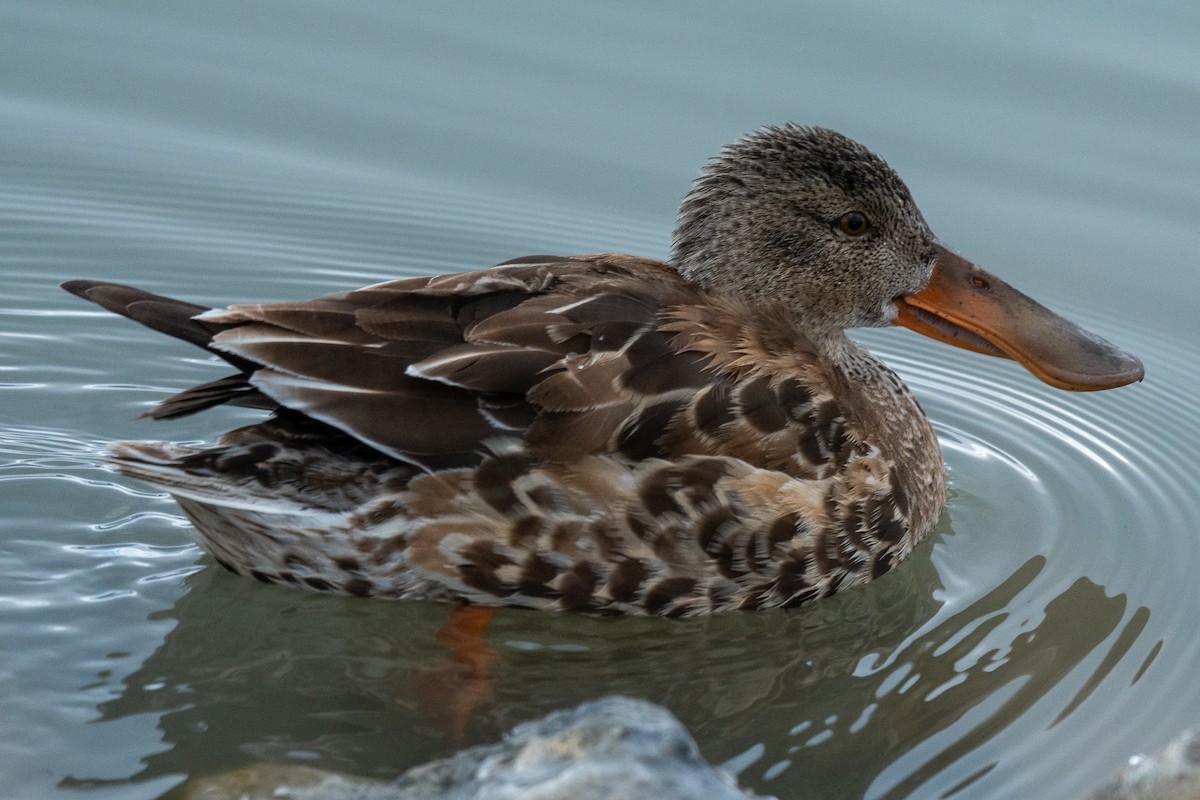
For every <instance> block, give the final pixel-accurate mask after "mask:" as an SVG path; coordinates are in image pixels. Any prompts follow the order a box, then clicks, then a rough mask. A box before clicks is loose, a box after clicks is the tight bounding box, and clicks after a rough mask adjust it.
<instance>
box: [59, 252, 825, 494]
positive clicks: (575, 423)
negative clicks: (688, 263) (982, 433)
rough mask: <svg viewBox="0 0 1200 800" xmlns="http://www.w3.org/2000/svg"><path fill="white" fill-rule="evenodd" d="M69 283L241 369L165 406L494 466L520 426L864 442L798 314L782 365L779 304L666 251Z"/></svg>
mask: <svg viewBox="0 0 1200 800" xmlns="http://www.w3.org/2000/svg"><path fill="white" fill-rule="evenodd" d="M67 288H68V289H69V290H71V291H74V292H75V293H76V294H80V295H81V296H84V297H87V298H88V299H91V300H93V301H96V302H99V303H100V304H101V305H104V306H105V307H106V308H109V309H110V310H114V311H116V312H118V313H121V314H124V315H125V316H129V317H132V318H134V319H137V320H138V321H141V322H143V323H144V324H147V325H150V326H151V327H154V328H155V329H157V330H162V331H163V332H166V333H170V334H172V335H175V336H178V337H179V338H184V339H186V340H187V341H191V342H193V343H195V344H198V345H200V346H202V347H205V348H206V349H208V350H210V351H211V352H214V353H216V354H218V355H220V356H221V357H223V358H225V359H226V360H227V361H229V362H230V363H231V364H233V365H235V366H236V367H238V368H239V374H237V375H233V376H230V377H227V378H222V379H220V380H217V381H212V382H209V383H205V384H202V385H200V386H196V387H192V388H190V389H187V390H185V391H183V392H181V393H179V394H177V395H175V396H173V397H170V398H167V399H166V400H164V401H163V402H162V403H161V404H160V405H159V406H158V407H157V408H156V409H155V410H154V411H153V412H151V416H154V417H158V418H167V417H173V416H179V415H182V414H187V413H192V412H194V411H199V410H202V409H204V408H208V407H212V406H214V405H219V404H221V403H227V402H228V403H236V404H242V405H257V406H260V407H266V408H272V407H274V408H279V409H287V410H290V411H291V412H297V413H299V414H302V415H304V416H306V417H309V418H311V419H315V420H318V421H320V422H322V423H325V424H327V425H330V426H332V427H333V428H336V429H337V430H340V431H342V432H344V433H347V434H349V435H350V436H352V437H353V438H354V439H356V440H358V441H360V442H363V443H364V444H367V445H369V446H370V447H372V448H375V449H376V450H378V451H380V452H383V453H385V454H387V455H389V456H392V457H394V458H397V459H400V460H402V461H405V462H408V463H411V464H414V465H417V466H419V467H421V468H426V469H439V468H448V467H456V466H470V465H474V464H478V463H479V461H480V459H481V457H482V454H483V453H485V452H486V451H487V449H488V444H489V442H491V441H493V440H496V439H501V438H512V439H517V440H521V441H522V442H523V444H524V448H525V449H526V451H527V452H528V454H529V455H530V457H531V458H533V459H535V460H538V461H551V462H560V463H561V462H570V461H573V460H575V459H578V458H580V457H582V456H583V455H587V454H593V453H616V454H621V455H623V456H625V457H627V458H629V459H630V460H639V459H643V458H647V457H654V456H658V457H664V458H671V457H675V456H679V455H683V454H704V455H720V456H730V457H735V458H739V459H742V460H745V461H747V462H748V463H750V464H752V465H754V466H759V467H766V468H771V469H782V470H784V471H786V472H789V473H792V474H800V475H805V476H814V475H816V474H819V473H820V472H822V471H823V467H825V466H828V465H830V464H831V462H835V461H840V460H841V459H840V458H839V455H841V453H840V452H839V451H840V450H843V449H844V448H845V447H846V446H847V439H846V436H845V431H844V426H843V425H842V420H843V415H842V414H841V410H840V409H839V408H838V407H837V404H836V403H834V402H833V397H832V393H831V392H830V391H829V390H828V385H827V382H826V381H825V380H824V377H823V373H822V372H821V370H820V368H819V364H818V359H817V358H816V356H815V355H814V354H813V353H812V351H811V349H809V348H807V346H806V345H805V343H804V341H803V340H802V339H798V338H797V334H796V333H795V331H794V330H788V326H787V324H786V322H783V321H779V322H778V324H777V325H775V327H777V328H778V327H781V326H782V328H781V330H782V332H781V333H780V334H779V335H780V336H783V337H785V338H786V339H787V341H783V342H781V343H780V347H779V352H782V353H786V354H787V355H786V357H785V359H786V363H785V364H783V366H784V367H786V369H784V370H782V371H781V370H779V369H772V368H771V367H770V366H769V365H767V364H766V362H767V361H769V360H770V358H772V357H776V356H772V355H771V354H767V353H764V352H759V351H760V350H761V349H762V347H763V340H764V334H763V331H768V332H769V331H770V330H771V329H772V321H771V320H770V319H769V316H768V318H764V317H762V315H761V314H755V313H752V312H751V311H750V310H748V309H746V308H741V307H735V306H731V305H728V304H725V303H723V302H722V301H720V300H715V299H714V298H712V297H711V296H709V295H706V294H704V293H702V292H700V291H699V290H697V289H695V288H694V287H691V286H690V285H688V284H686V283H685V282H684V281H683V280H682V279H681V278H680V277H679V276H678V274H677V273H676V272H675V271H674V270H672V269H670V268H669V267H667V266H666V265H665V264H662V263H661V262H657V261H652V260H649V259H639V258H634V257H630V256H615V255H595V256H577V257H570V258H562V257H549V256H533V257H527V258H523V259H518V260H517V261H513V262H507V263H506V264H502V265H500V266H497V267H493V268H491V269H486V270H480V271H477V272H471V273H460V274H454V275H445V276H438V277H433V278H410V279H403V280H398V281H391V282H388V283H382V284H378V285H375V286H370V287H367V288H364V289H359V290H356V291H351V292H345V293H341V294H335V295H329V296H327V297H323V298H319V299H317V300H312V301H308V302H296V303H271V304H253V305H236V306H232V307H230V308H228V309H220V310H211V311H210V310H204V309H202V307H198V306H193V305H190V304H186V303H180V302H178V301H172V300H169V299H168V298H162V297H158V296H155V295H149V294H147V293H144V292H142V293H139V292H138V291H137V290H131V289H127V288H126V287H117V286H113V285H110V284H93V283H89V284H84V283H83V282H73V284H71V285H68V286H67ZM198 311H199V312H202V313H197V312H198ZM751 329H753V330H751ZM756 348H757V349H756ZM839 426H841V427H839Z"/></svg>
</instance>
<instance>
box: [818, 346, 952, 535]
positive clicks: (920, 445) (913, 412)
mask: <svg viewBox="0 0 1200 800" xmlns="http://www.w3.org/2000/svg"><path fill="white" fill-rule="evenodd" d="M821 352H822V354H823V355H824V357H825V358H827V359H828V361H829V365H830V366H831V367H832V370H831V371H832V373H833V375H834V379H835V380H836V381H838V382H839V383H840V384H841V385H840V386H838V394H839V396H840V397H842V398H844V399H845V401H846V404H847V406H848V408H847V409H846V411H847V412H848V413H850V414H852V415H853V416H854V418H855V419H856V420H857V421H858V423H859V425H861V426H862V435H863V438H864V439H865V440H866V441H867V442H868V443H870V444H872V445H874V446H875V447H877V448H878V449H879V451H880V454H881V455H882V456H883V457H884V458H886V459H887V460H889V461H891V462H892V463H893V464H894V465H895V466H894V469H895V474H896V479H897V482H898V483H899V484H900V487H899V488H900V489H901V490H902V491H903V492H904V494H905V497H906V498H907V499H908V502H909V504H910V506H911V516H910V523H909V527H910V531H911V534H912V535H914V536H916V537H920V536H923V535H924V534H925V533H927V532H928V531H929V529H930V528H932V526H933V524H934V523H935V522H937V518H938V516H939V515H940V513H941V510H942V507H943V506H944V505H945V502H946V470H945V467H944V465H943V463H942V452H941V448H940V447H939V446H938V442H937V436H936V435H935V434H934V432H933V427H932V426H931V425H930V424H929V418H928V417H926V416H925V412H924V411H922V410H921V406H920V405H919V404H918V403H917V399H916V398H915V397H914V396H913V394H912V392H911V391H910V390H909V388H908V387H907V386H906V385H905V384H904V382H903V381H901V380H900V376H898V375H897V374H896V373H895V372H893V371H892V370H891V369H889V368H888V367H887V366H886V365H885V364H884V363H883V362H881V361H880V360H879V359H877V358H875V357H874V356H872V355H871V354H870V353H868V352H867V351H866V350H864V349H863V348H862V347H859V346H858V345H857V344H855V343H854V342H853V341H852V340H851V339H850V338H849V337H848V336H846V334H845V333H843V332H841V331H838V332H836V333H835V334H830V335H829V336H826V337H824V341H822V342H821Z"/></svg>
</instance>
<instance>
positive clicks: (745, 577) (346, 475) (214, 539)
mask: <svg viewBox="0 0 1200 800" xmlns="http://www.w3.org/2000/svg"><path fill="white" fill-rule="evenodd" d="M855 214H857V215H859V216H858V217H853V216H851V215H855ZM860 222H863V223H864V224H865V230H860V228H861V227H863V226H861V225H859V224H858V223H860ZM956 258H957V257H955V256H953V255H952V254H950V253H949V252H948V251H946V250H945V249H944V248H942V247H941V246H940V245H938V244H937V242H936V240H935V239H934V237H933V235H932V233H930V231H929V229H928V227H927V226H926V224H925V222H924V220H923V219H922V218H921V215H920V212H919V211H918V210H917V208H916V206H915V205H914V204H913V201H912V198H911V196H910V195H909V193H908V190H907V189H906V188H905V187H904V185H903V183H902V182H901V181H900V179H899V178H898V177H897V176H896V175H895V173H894V172H892V171H891V169H890V168H888V167H887V165H886V164H884V162H883V161H882V160H880V159H879V158H878V157H877V156H875V155H873V154H872V153H870V152H869V151H867V150H866V149H865V148H863V147H862V146H861V145H858V144H856V143H854V142H852V141H850V140H849V139H846V138H845V137H842V136H840V135H839V134H836V133H833V132H832V131H827V130H823V129H819V128H802V127H798V126H792V125H787V126H782V127H778V128H767V129H764V130H763V131H760V132H758V133H756V134H751V135H750V136H748V137H746V138H745V139H743V140H741V141H740V142H738V143H736V144H734V145H731V146H730V147H729V148H727V149H726V150H725V152H724V153H723V154H722V156H721V157H720V158H719V159H717V160H716V161H714V162H713V163H712V164H711V165H710V166H709V167H708V168H707V169H706V171H705V173H704V174H703V175H702V176H701V178H700V179H699V180H698V181H697V183H696V185H695V187H694V188H693V190H692V192H691V193H690V194H689V195H688V197H687V198H686V199H685V201H684V204H683V207H682V211H681V216H680V223H679V227H678V228H677V231H676V247H675V253H674V257H673V258H672V262H671V263H670V264H667V263H662V262H657V261H652V260H649V259H641V258H635V257H632V256H623V255H588V256H575V257H570V258H562V257H549V256H534V257H526V258H522V259H518V260H516V261H511V262H507V263H506V264H502V265H500V266H497V267H493V268H491V269H485V270H480V271H477V272H468V273H462V274H454V275H444V276H438V277H432V278H410V279H404V280H398V281H392V282H389V283H383V284H378V285H376V286H371V287H367V288H365V289H359V290H357V291H351V292H346V293H343V294H336V295H330V296H328V297H324V298H320V299H318V300H314V301H311V302H300V303H274V304H260V305H237V306H232V307H230V308H228V309H224V310H211V311H210V310H207V309H203V308H201V307H198V306H194V305H191V304H187V303H182V302H179V301H174V300H170V299H168V298H162V297H158V296H155V295H151V294H149V293H145V292H140V291H139V290H136V289H130V288H127V287H122V286H117V285H114V284H106V283H99V282H91V281H72V282H70V283H68V284H64V286H65V288H67V289H68V290H69V291H71V292H74V293H75V294H78V295H80V296H82V297H85V298H87V299H89V300H92V301H94V302H97V303H99V304H100V305H102V306H104V307H105V308H108V309H110V310H112V311H115V312H117V313H119V314H123V315H125V316H128V317H131V318H133V319H135V320H138V321H140V322H143V323H144V324H146V325H148V326H150V327H152V328H155V329H156V330H160V331H163V332H165V333H169V334H171V335H173V336H177V337H179V338H182V339H184V340H186V341H189V342H192V343H194V344H197V345H199V346H201V347H204V348H206V349H207V350H209V351H210V352H212V353H215V354H216V355H218V356H220V357H221V358H223V359H224V360H225V361H227V362H228V363H229V364H231V365H232V366H233V367H234V368H235V369H236V371H237V372H236V374H234V375H231V376H228V377H225V378H220V379H218V380H215V381H211V382H209V383H205V384H202V385H200V386H196V387H193V388H190V389H187V390H185V391H183V392H181V393H179V394H177V395H174V396H173V397H169V398H167V399H166V400H164V401H163V402H162V403H160V404H159V405H158V406H157V407H156V408H155V410H154V411H152V412H151V413H150V416H153V417H155V418H159V419H167V418H171V417H177V416H182V415H184V414H190V413H193V412H196V411H201V410H204V409H207V408H211V407H213V406H217V405H221V404H224V403H231V404H237V405H246V406H251V407H258V408H263V409H266V410H269V411H271V412H273V413H272V415H271V417H270V418H269V419H268V420H266V421H264V422H262V423H260V424H257V425H252V426H250V427H247V428H242V429H240V430H236V431H233V432H231V433H228V434H226V435H225V436H223V437H222V439H221V441H220V443H219V444H218V445H217V446H216V447H212V448H206V449H197V448H191V447H184V446H180V445H172V444H139V443H129V442H124V443H117V444H115V445H114V446H113V458H114V461H115V463H116V464H117V466H118V468H119V469H120V470H121V471H122V472H123V473H125V474H126V475H130V476H133V477H136V478H140V479H143V480H146V481H148V482H150V483H153V484H156V485H160V486H163V487H165V488H166V489H167V491H169V492H170V493H171V494H172V495H174V496H175V497H176V498H177V499H178V501H179V504H180V506H181V507H182V508H183V510H184V512H185V513H186V514H187V515H188V516H189V517H190V518H191V519H192V521H193V522H194V523H195V526H196V532H197V538H198V540H199V541H200V543H201V545H202V546H203V547H204V548H205V549H206V550H208V551H209V552H210V553H212V554H213V556H214V557H215V558H217V560H218V561H220V563H222V564H223V565H225V566H226V567H228V568H229V569H231V570H233V571H235V572H239V573H243V574H246V575H250V576H253V577H255V578H258V579H260V580H265V581H270V582H277V583H288V584H294V585H298V586H305V587H308V588H313V589H318V590H323V591H333V592H341V593H346V594H354V595H370V596H375V597H386V598H438V599H458V600H466V601H469V602H473V603H483V604H503V605H520V606H532V607H540V608H554V609H565V610H572V611H583V612H594V613H646V614H666V615H695V614H704V613H709V612H714V611H720V610H725V609H735V608H738V609H753V608H765V607H776V606H784V607H790V606H795V605H798V604H800V603H803V602H805V601H807V600H809V599H812V598H815V597H821V596H825V595H828V594H831V593H833V592H835V591H837V590H838V589H840V588H842V587H844V586H847V585H852V584H857V583H862V582H865V581H867V580H870V579H871V578H874V577H877V576H878V575H880V574H882V573H884V572H886V571H887V570H889V569H891V568H892V567H893V566H894V565H895V564H896V563H897V562H898V561H899V560H900V559H901V558H903V557H904V556H905V555H906V554H907V553H908V552H909V551H910V550H911V549H912V548H913V546H914V545H915V544H916V543H917V542H919V541H920V540H921V539H922V538H923V537H924V536H925V535H926V534H927V533H928V532H929V530H930V529H931V528H932V526H933V525H934V523H935V522H936V519H937V517H938V514H939V513H940V510H941V508H942V506H943V504H944V501H945V495H946V478H945V472H944V470H943V468H942V463H941V457H940V454H939V451H938V445H937V441H936V439H935V437H934V435H933V432H932V429H931V428H930V426H929V423H928V421H927V420H926V418H925V416H924V415H923V414H922V413H921V410H920V408H919V407H918V405H917V403H916V401H915V400H914V399H913V398H912V396H911V394H910V393H909V392H908V390H907V389H906V388H905V387H904V385H903V384H902V383H901V382H900V380H899V379H898V378H897V377H896V375H895V374H894V373H893V372H891V371H890V370H889V369H887V367H885V366H884V365H883V364H881V363H880V362H878V361H877V360H875V359H874V358H872V357H871V356H870V355H869V354H868V353H866V352H865V351H864V350H862V349H861V348H859V347H858V346H856V345H855V344H854V343H853V342H851V340H850V339H848V338H847V337H846V336H845V334H844V332H843V330H844V329H845V328H847V327H851V326H855V325H885V324H889V323H891V322H892V321H894V320H895V319H896V317H897V313H898V309H899V312H900V313H903V308H904V307H905V306H906V305H907V304H910V303H912V304H917V303H918V302H919V301H920V298H922V297H924V296H926V295H927V294H928V293H929V292H930V291H932V288H931V287H932V282H933V281H934V278H931V276H935V273H936V272H937V269H938V268H939V265H941V268H943V269H949V268H950V267H952V266H955V267H957V266H958V265H959V264H960V262H961V259H958V260H957V261H955V259H956ZM961 264H966V262H961ZM967 267H970V268H971V269H977V268H974V267H972V266H971V265H969V264H968V265H967ZM971 274H972V275H977V274H986V273H982V272H981V271H978V272H977V273H971ZM988 277H989V278H990V277H991V276H988ZM1030 302H1032V301H1030ZM926 305H927V304H926ZM916 307H918V308H922V309H924V308H925V305H917V306H916ZM1038 308H1040V307H1038ZM912 313H918V312H912ZM919 313H923V314H925V315H926V316H925V317H922V318H921V320H922V322H923V324H925V325H927V326H931V325H934V323H931V322H929V320H928V319H926V317H935V318H936V317H937V312H936V311H929V310H928V309H926V310H925V311H922V312H919ZM1047 313H1048V312H1047ZM1051 322H1054V320H1051ZM936 324H937V327H938V331H937V332H935V333H934V334H933V335H937V336H939V337H940V338H948V337H955V338H957V339H959V340H960V341H959V343H960V344H964V346H968V347H971V348H972V349H978V350H981V351H982V349H983V345H982V344H980V343H981V342H983V341H984V339H987V338H988V333H989V330H990V329H989V328H988V327H987V324H984V323H980V324H978V325H976V324H975V323H974V321H973V320H972V319H966V321H963V318H962V316H961V315H959V316H958V317H954V318H953V319H944V320H942V321H941V322H937V323H936ZM988 324H990V323H988ZM924 332H927V333H928V332H929V331H924ZM1035 334H1036V332H1035ZM981 336H982V337H984V338H983V339H981V338H980V337H981ZM993 338H994V337H993ZM1072 341H1074V340H1072ZM1098 341H1099V340H1096V339H1095V338H1094V337H1092V338H1089V339H1086V341H1085V344H1086V345H1087V346H1088V347H1091V348H1092V350H1095V349H1096V348H1101V349H1103V347H1108V348H1110V350H1111V351H1112V352H1118V351H1115V349H1112V348H1111V346H1109V345H1107V343H1103V342H1102V341H1100V342H1099V343H1097V342H1098ZM1056 347H1057V345H1056ZM1043 349H1045V348H1043ZM1060 349H1061V348H1060ZM1068 350H1069V348H1068ZM1005 352H1007V353H1009V354H1010V355H1013V356H1014V357H1018V358H1022V360H1024V357H1023V355H1022V354H1023V353H1024V351H1023V350H1021V349H1020V348H1019V347H1018V348H1015V349H1013V348H1007V349H1006V350H1005ZM1089 352H1091V351H1089ZM1105 358H1108V359H1109V360H1108V361H1104V359H1105ZM1115 358H1116V356H1113V355H1111V352H1110V351H1104V352H1102V353H1101V354H1100V355H1099V356H1095V355H1094V354H1093V359H1100V360H1101V361H1102V362H1103V363H1102V364H1101V367H1100V368H1095V369H1091V372H1092V373H1095V374H1098V375H1102V376H1103V377H1101V378H1096V379H1095V380H1096V382H1097V383H1096V385H1088V386H1083V385H1076V386H1072V387H1071V388H1099V386H1098V383H1099V382H1102V381H1103V380H1107V381H1108V382H1109V384H1110V385H1112V384H1114V382H1115V381H1116V380H1117V378H1114V377H1113V376H1114V375H1115V374H1116V373H1117V372H1119V371H1120V370H1121V369H1124V370H1125V372H1126V373H1129V371H1130V370H1131V369H1132V368H1131V367H1130V366H1129V364H1128V363H1127V362H1121V363H1120V364H1117V363H1116V362H1114V361H1112V359H1115ZM1078 360H1079V359H1078V358H1077V357H1076V354H1075V351H1069V352H1067V351H1065V350H1064V351H1063V352H1059V351H1058V350H1055V352H1054V354H1053V357H1051V358H1050V359H1049V361H1051V362H1055V363H1051V365H1050V366H1049V367H1047V371H1048V372H1050V373H1051V374H1054V375H1057V374H1059V373H1060V372H1062V369H1061V368H1060V367H1059V366H1058V365H1057V363H1056V362H1057V361H1063V362H1070V363H1071V364H1072V365H1073V366H1077V362H1078ZM1138 367H1139V368H1140V365H1138ZM1031 368H1032V367H1031ZM1055 370H1057V372H1056V371H1055ZM1072 374H1074V373H1072ZM1123 374H1124V373H1123ZM1130 374H1131V373H1130ZM1063 380H1064V382H1065V380H1066V379H1063ZM1122 380H1123V379H1122ZM1123 382H1127V381H1123Z"/></svg>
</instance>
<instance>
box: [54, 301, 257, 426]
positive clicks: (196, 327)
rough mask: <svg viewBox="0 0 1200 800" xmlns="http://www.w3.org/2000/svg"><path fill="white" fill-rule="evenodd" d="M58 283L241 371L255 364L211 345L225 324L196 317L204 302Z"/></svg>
mask: <svg viewBox="0 0 1200 800" xmlns="http://www.w3.org/2000/svg"><path fill="white" fill-rule="evenodd" d="M59 285H60V286H61V287H62V288H63V289H65V290H67V291H68V292H70V293H71V294H73V295H75V296H76V297H82V298H83V299H84V300H90V301H91V302H93V303H95V304H96V305H98V306H100V307H101V308H104V309H107V310H108V311H111V312H113V313H114V314H120V315H121V316H122V317H128V318H129V319H131V320H133V321H134V322H140V323H141V324H143V325H145V326H146V327H147V328H150V329H152V330H156V331H158V332H159V333H165V334H167V335H168V336H173V337H175V338H176V339H182V340H183V341H185V342H190V343H191V344H194V345H196V346H197V347H203V348H204V349H205V350H207V351H208V352H210V353H212V354H213V355H217V356H220V357H221V358H223V359H224V360H225V361H227V362H229V363H230V364H232V365H233V366H235V367H237V368H238V369H240V370H242V371H243V372H246V373H250V372H253V371H254V370H256V369H258V367H259V365H258V364H255V363H254V362H253V361H249V360H247V359H245V358H241V357H239V356H236V355H232V354H230V353H226V352H223V351H221V350H218V349H216V348H214V347H213V346H212V339H213V337H214V336H216V335H217V334H218V333H219V332H220V331H221V330H223V329H224V328H225V327H227V326H225V325H219V324H209V323H205V322H202V321H200V320H198V319H196V316H197V315H199V314H203V313H204V312H205V311H210V310H211V309H210V308H209V307H208V306H201V305H197V304H195V303H189V302H186V301H184V300H176V299H175V298H173V297H164V296H163V295H160V294H153V293H152V292H147V291H144V290H142V289H135V288H134V287H132V286H124V285H122V284H119V283H107V282H105V281H90V280H74V281H65V282H63V283H61V284H59ZM197 410H199V409H197ZM174 416H178V415H174Z"/></svg>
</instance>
